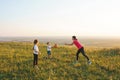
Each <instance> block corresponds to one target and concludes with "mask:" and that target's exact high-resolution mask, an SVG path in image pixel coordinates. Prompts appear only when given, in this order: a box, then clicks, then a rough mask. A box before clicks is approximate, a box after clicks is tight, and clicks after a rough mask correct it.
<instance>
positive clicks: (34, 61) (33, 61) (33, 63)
mask: <svg viewBox="0 0 120 80" xmlns="http://www.w3.org/2000/svg"><path fill="white" fill-rule="evenodd" d="M33 56H34V59H33V65H34V66H35V54H33Z"/></svg>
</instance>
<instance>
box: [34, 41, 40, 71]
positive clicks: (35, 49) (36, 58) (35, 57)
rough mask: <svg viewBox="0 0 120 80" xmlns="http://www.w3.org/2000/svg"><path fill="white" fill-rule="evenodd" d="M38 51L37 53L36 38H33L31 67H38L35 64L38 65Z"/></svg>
mask: <svg viewBox="0 0 120 80" xmlns="http://www.w3.org/2000/svg"><path fill="white" fill-rule="evenodd" d="M38 53H39V49H38V40H37V39H35V40H34V46H33V55H34V60H33V67H36V68H38V66H37V65H38ZM38 69H39V68H38Z"/></svg>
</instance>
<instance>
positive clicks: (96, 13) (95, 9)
mask: <svg viewBox="0 0 120 80" xmlns="http://www.w3.org/2000/svg"><path fill="white" fill-rule="evenodd" d="M72 35H77V36H88V37H91V36H92V37H93V36H98V37H99V36H103V37H106V36H109V37H110V36H112V37H120V0H0V37H1V36H72Z"/></svg>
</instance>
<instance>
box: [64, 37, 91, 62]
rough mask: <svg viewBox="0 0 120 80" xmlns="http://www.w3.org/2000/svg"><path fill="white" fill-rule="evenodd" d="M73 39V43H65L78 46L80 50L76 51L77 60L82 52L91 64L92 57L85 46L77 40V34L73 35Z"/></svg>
mask: <svg viewBox="0 0 120 80" xmlns="http://www.w3.org/2000/svg"><path fill="white" fill-rule="evenodd" d="M72 40H73V42H72V43H71V44H65V45H73V44H74V45H75V46H76V47H77V48H78V51H77V53H76V60H77V62H78V57H79V53H82V55H83V56H85V57H86V59H87V60H88V64H91V61H90V59H89V58H88V56H87V55H86V54H85V51H84V47H83V46H82V45H81V44H80V43H79V41H78V40H77V38H76V36H72Z"/></svg>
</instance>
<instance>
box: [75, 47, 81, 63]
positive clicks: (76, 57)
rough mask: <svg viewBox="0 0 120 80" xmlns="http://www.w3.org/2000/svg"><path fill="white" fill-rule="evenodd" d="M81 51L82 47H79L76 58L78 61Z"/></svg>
mask: <svg viewBox="0 0 120 80" xmlns="http://www.w3.org/2000/svg"><path fill="white" fill-rule="evenodd" d="M79 53H80V49H78V51H77V53H76V60H77V61H78V57H79Z"/></svg>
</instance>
